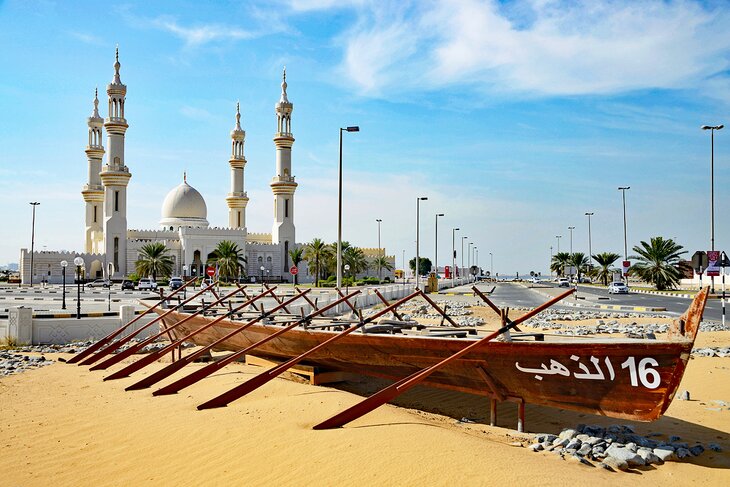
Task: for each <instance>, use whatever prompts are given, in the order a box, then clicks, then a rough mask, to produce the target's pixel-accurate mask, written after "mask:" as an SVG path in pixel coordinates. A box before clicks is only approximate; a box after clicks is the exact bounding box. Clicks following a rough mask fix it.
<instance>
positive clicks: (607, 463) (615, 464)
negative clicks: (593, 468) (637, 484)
mask: <svg viewBox="0 0 730 487" xmlns="http://www.w3.org/2000/svg"><path fill="white" fill-rule="evenodd" d="M601 466H602V467H603V468H606V469H607V470H612V471H616V470H622V471H626V470H628V469H629V464H628V463H627V462H625V461H623V460H619V459H618V458H615V457H606V458H604V459H603V461H602V462H601Z"/></svg>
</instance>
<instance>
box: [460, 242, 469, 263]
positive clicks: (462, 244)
mask: <svg viewBox="0 0 730 487" xmlns="http://www.w3.org/2000/svg"><path fill="white" fill-rule="evenodd" d="M467 238H469V237H467V236H466V235H464V236H463V237H461V269H462V270H463V269H464V240H466V239H467Z"/></svg>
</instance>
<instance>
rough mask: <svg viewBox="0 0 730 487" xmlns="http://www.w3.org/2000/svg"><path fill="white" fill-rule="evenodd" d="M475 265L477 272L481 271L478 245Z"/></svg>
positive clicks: (475, 253) (475, 249) (475, 251)
mask: <svg viewBox="0 0 730 487" xmlns="http://www.w3.org/2000/svg"><path fill="white" fill-rule="evenodd" d="M474 265H475V266H476V268H477V273H478V272H479V249H477V248H476V247H474ZM477 275H478V274H477Z"/></svg>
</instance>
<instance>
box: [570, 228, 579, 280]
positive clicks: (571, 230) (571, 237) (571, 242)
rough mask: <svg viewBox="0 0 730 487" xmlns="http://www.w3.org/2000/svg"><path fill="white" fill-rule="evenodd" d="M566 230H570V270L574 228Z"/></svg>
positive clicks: (576, 270)
mask: <svg viewBox="0 0 730 487" xmlns="http://www.w3.org/2000/svg"><path fill="white" fill-rule="evenodd" d="M568 230H570V269H571V270H572V269H573V230H575V227H568ZM575 273H576V274H578V269H575ZM571 275H572V274H571Z"/></svg>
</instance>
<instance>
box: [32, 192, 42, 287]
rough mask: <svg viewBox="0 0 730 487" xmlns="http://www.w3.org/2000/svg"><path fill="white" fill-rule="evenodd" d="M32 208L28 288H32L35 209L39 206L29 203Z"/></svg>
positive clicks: (34, 202) (35, 203)
mask: <svg viewBox="0 0 730 487" xmlns="http://www.w3.org/2000/svg"><path fill="white" fill-rule="evenodd" d="M30 205H31V206H32V207H33V223H31V227H30V228H31V230H30V287H33V250H34V248H35V207H36V206H38V205H40V203H38V202H37V201H31V203H30Z"/></svg>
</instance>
